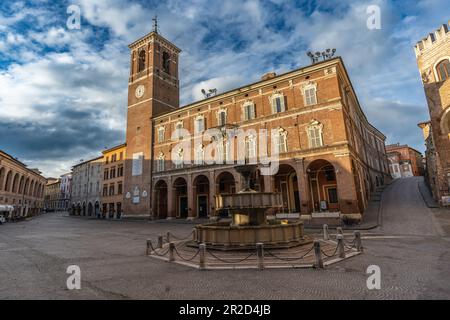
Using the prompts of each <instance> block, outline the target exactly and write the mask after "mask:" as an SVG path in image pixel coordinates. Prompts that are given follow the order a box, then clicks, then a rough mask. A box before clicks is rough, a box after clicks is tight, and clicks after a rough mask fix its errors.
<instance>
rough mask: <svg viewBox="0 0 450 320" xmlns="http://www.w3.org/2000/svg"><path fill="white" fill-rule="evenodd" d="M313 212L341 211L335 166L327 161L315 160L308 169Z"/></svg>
mask: <svg viewBox="0 0 450 320" xmlns="http://www.w3.org/2000/svg"><path fill="white" fill-rule="evenodd" d="M307 172H308V180H309V181H308V182H309V188H310V194H311V204H312V208H311V209H312V210H313V211H315V212H319V211H339V198H338V189H337V181H336V171H335V169H334V166H333V165H332V164H331V163H330V162H328V161H326V160H322V159H320V160H315V161H313V162H312V163H311V164H310V165H309V166H308V169H307Z"/></svg>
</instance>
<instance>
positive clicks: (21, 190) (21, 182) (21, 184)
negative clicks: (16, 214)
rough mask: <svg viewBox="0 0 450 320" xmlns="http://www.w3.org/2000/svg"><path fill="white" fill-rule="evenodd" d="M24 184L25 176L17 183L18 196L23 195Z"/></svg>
mask: <svg viewBox="0 0 450 320" xmlns="http://www.w3.org/2000/svg"><path fill="white" fill-rule="evenodd" d="M24 183H25V176H21V177H20V182H19V189H18V190H17V193H18V194H23V187H24Z"/></svg>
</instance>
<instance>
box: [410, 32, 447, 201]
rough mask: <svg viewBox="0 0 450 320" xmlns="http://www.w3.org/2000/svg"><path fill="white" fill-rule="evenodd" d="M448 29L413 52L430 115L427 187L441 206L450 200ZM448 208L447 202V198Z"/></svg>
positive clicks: (433, 33)
mask: <svg viewBox="0 0 450 320" xmlns="http://www.w3.org/2000/svg"><path fill="white" fill-rule="evenodd" d="M449 29H450V27H449V25H448V24H443V25H442V26H441V27H440V28H439V29H437V30H435V31H434V32H432V33H430V34H428V36H427V37H426V38H424V39H422V40H421V41H419V42H418V43H417V44H416V46H415V48H414V50H415V53H416V59H417V65H418V67H419V71H420V75H421V77H422V83H423V86H424V90H425V96H426V99H427V103H428V109H429V112H430V122H429V127H430V128H431V134H432V141H433V144H434V148H433V150H428V149H427V158H429V159H427V162H429V161H431V162H430V165H429V166H428V167H429V171H430V170H431V168H433V170H432V171H433V172H429V173H428V174H429V184H430V185H431V187H432V189H433V194H434V196H435V199H436V200H437V201H440V202H441V203H442V204H444V203H445V202H446V201H447V198H446V197H447V196H450V31H449ZM448 201H449V204H450V198H448Z"/></svg>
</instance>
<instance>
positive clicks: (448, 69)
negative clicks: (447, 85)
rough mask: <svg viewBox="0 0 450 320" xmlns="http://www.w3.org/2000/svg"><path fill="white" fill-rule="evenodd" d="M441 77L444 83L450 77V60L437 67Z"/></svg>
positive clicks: (443, 61) (440, 63)
mask: <svg viewBox="0 0 450 320" xmlns="http://www.w3.org/2000/svg"><path fill="white" fill-rule="evenodd" d="M436 70H437V72H438V75H439V80H440V81H444V80H447V79H448V78H449V77H450V62H449V60H442V61H441V62H439V63H438V65H437V66H436Z"/></svg>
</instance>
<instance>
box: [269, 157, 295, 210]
mask: <svg viewBox="0 0 450 320" xmlns="http://www.w3.org/2000/svg"><path fill="white" fill-rule="evenodd" d="M275 192H280V193H281V195H282V198H283V211H284V212H300V193H299V190H298V178H297V172H296V171H295V169H294V168H293V167H292V166H290V165H288V164H281V165H280V167H279V169H278V173H277V174H276V175H275Z"/></svg>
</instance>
